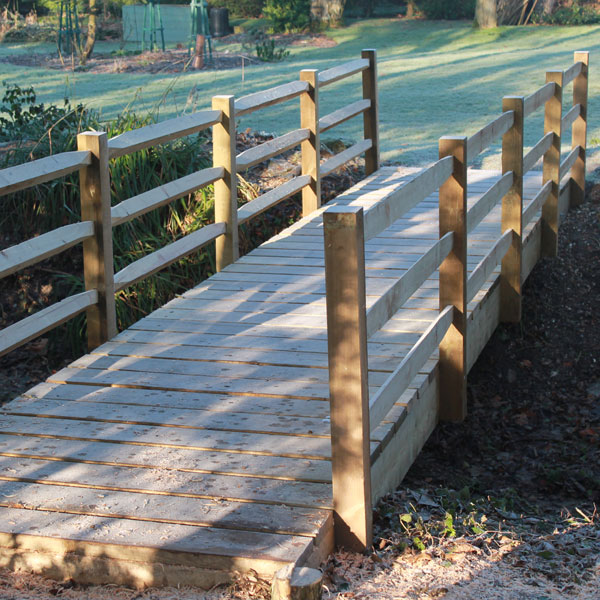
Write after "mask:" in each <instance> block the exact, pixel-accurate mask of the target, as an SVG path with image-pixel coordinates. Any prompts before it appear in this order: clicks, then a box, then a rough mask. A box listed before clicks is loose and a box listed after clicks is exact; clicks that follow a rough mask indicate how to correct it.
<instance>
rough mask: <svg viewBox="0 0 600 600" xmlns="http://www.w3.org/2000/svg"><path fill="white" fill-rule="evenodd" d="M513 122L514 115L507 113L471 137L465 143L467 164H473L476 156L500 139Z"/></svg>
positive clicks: (510, 112)
mask: <svg viewBox="0 0 600 600" xmlns="http://www.w3.org/2000/svg"><path fill="white" fill-rule="evenodd" d="M514 122H515V113H514V112H513V111H507V112H505V113H503V114H502V115H500V116H499V117H498V118H497V119H495V120H494V121H492V122H491V123H488V124H487V125H486V126H485V127H483V128H482V129H480V130H479V131H478V132H477V133H475V134H474V135H472V136H471V137H470V138H469V139H468V141H467V163H471V162H473V160H474V159H475V157H476V156H478V155H479V154H481V153H482V152H483V151H484V150H485V149H486V148H488V147H489V146H490V145H491V144H493V143H494V142H495V141H496V140H497V139H498V138H499V137H502V136H503V135H504V134H505V133H506V132H507V131H508V130H509V129H510V128H511V127H512V126H513V124H514Z"/></svg>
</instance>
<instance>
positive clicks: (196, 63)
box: [192, 34, 204, 71]
mask: <svg viewBox="0 0 600 600" xmlns="http://www.w3.org/2000/svg"><path fill="white" fill-rule="evenodd" d="M202 67H204V36H203V35H201V34H198V35H197V36H196V47H195V49H194V60H193V61H192V69H194V70H196V71H197V70H198V69H202Z"/></svg>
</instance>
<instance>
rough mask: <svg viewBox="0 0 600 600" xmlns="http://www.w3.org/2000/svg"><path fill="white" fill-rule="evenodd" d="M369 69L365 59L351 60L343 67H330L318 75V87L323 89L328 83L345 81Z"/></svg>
mask: <svg viewBox="0 0 600 600" xmlns="http://www.w3.org/2000/svg"><path fill="white" fill-rule="evenodd" d="M368 68H369V61H368V60H367V59H366V58H359V59H358V60H352V61H350V62H347V63H345V64H343V65H339V66H337V67H332V68H331V69H327V70H326V71H321V72H320V73H319V86H320V87H324V86H326V85H329V84H330V83H334V82H336V81H339V80H340V79H345V78H346V77H350V76H351V75H355V74H356V73H360V72H361V71H364V70H365V69H368Z"/></svg>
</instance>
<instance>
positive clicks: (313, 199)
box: [300, 69, 321, 217]
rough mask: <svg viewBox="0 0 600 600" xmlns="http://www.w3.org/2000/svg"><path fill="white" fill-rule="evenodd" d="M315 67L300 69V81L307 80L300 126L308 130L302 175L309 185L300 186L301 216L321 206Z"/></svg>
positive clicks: (302, 148)
mask: <svg viewBox="0 0 600 600" xmlns="http://www.w3.org/2000/svg"><path fill="white" fill-rule="evenodd" d="M318 73H319V72H318V71H317V69H304V70H302V71H300V79H301V81H306V82H308V85H309V88H308V91H307V92H305V93H304V94H302V95H301V96H300V127H302V128H305V129H308V130H309V131H310V137H309V138H308V139H307V140H304V141H303V142H302V145H301V147H300V148H301V151H302V175H310V177H311V182H310V185H307V186H306V187H304V188H302V216H304V217H305V216H306V215H309V214H310V213H311V212H313V211H315V210H317V208H319V207H320V206H321V168H320V163H321V136H320V133H319V77H318Z"/></svg>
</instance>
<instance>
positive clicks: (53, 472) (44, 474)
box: [0, 50, 588, 587]
mask: <svg viewBox="0 0 600 600" xmlns="http://www.w3.org/2000/svg"><path fill="white" fill-rule="evenodd" d="M355 75H360V77H361V78H362V82H361V85H362V90H363V98H362V99H361V100H359V101H356V102H353V103H351V104H349V105H347V106H343V107H340V108H339V109H337V110H335V111H334V112H332V113H330V114H326V115H321V114H320V112H319V95H320V94H326V93H327V86H328V85H329V84H332V83H333V82H335V81H337V80H340V79H342V78H346V77H351V76H355ZM587 78H588V53H587V52H577V53H575V61H574V63H573V64H572V65H571V66H569V67H568V68H567V69H566V70H564V71H550V72H548V73H546V83H545V84H544V85H542V86H541V87H540V88H539V89H537V90H535V91H533V93H532V94H531V95H529V96H527V97H521V96H518V97H517V96H507V97H505V98H504V99H503V101H502V112H501V113H500V115H499V116H498V117H497V118H496V119H495V120H493V121H492V122H491V123H489V124H488V125H487V126H485V127H484V128H483V129H481V130H480V131H478V132H476V133H473V134H472V135H470V137H444V138H442V139H441V140H440V143H439V160H437V162H435V163H434V164H432V165H431V166H430V167H429V168H425V169H415V168H402V167H381V166H380V164H379V152H378V119H377V91H376V90H377V72H376V55H375V51H373V50H365V51H363V53H362V57H361V58H359V59H357V60H353V61H351V62H349V63H346V64H343V65H340V66H337V67H334V68H331V69H328V70H326V71H321V72H318V71H316V70H310V69H307V70H303V71H301V73H300V77H299V80H298V81H293V82H291V83H286V84H283V85H281V86H278V87H275V88H272V89H269V90H265V91H263V92H259V93H254V94H251V95H249V96H245V97H242V98H237V99H236V98H234V97H233V96H216V97H215V98H213V101H212V110H206V111H201V112H198V113H195V114H192V115H187V116H183V117H179V118H175V119H172V120H169V121H164V122H162V123H158V124H154V125H150V126H147V127H144V128H141V129H137V130H133V131H129V132H126V133H123V134H121V135H119V136H117V137H114V138H112V139H107V136H106V134H104V133H101V132H89V133H83V134H81V135H80V136H79V137H78V150H77V151H74V152H67V153H63V154H57V155H54V156H50V157H47V158H43V159H40V160H37V161H34V162H31V163H29V164H26V165H22V166H17V167H13V168H10V169H6V170H4V171H0V194H2V195H5V194H10V193H12V192H15V191H17V190H20V189H23V188H25V187H27V186H32V185H36V184H39V183H41V182H46V181H51V180H53V179H56V178H59V177H61V176H63V175H65V174H67V173H70V172H74V171H77V170H79V171H80V189H81V207H82V220H81V222H80V223H76V224H73V225H67V226H64V227H61V228H59V229H57V230H55V231H52V232H50V233H46V234H44V235H40V236H39V237H37V238H34V239H32V240H29V241H27V242H25V243H23V244H20V245H18V246H14V247H12V248H8V249H7V250H5V251H4V252H2V253H0V275H2V276H5V275H8V274H10V273H13V272H15V271H17V270H18V269H22V268H24V267H26V266H28V265H31V264H34V263H36V262H38V261H40V260H42V259H44V258H46V257H48V256H52V255H54V254H56V253H58V252H61V251H62V250H64V249H65V248H69V247H71V246H73V245H75V244H78V243H79V242H83V252H84V270H85V284H86V291H84V292H82V293H80V294H77V295H75V296H72V297H69V298H67V299H65V300H63V301H61V302H59V303H57V304H55V305H53V306H51V307H49V308H47V309H45V310H42V311H41V312H38V313H36V314H34V315H32V316H30V317H28V318H26V319H24V320H23V321H21V322H19V323H17V324H15V325H12V326H10V327H8V328H6V329H5V330H4V331H3V332H2V333H1V336H0V352H1V353H6V352H9V351H10V350H11V349H13V348H16V347H17V346H19V345H21V344H23V343H25V342H27V341H29V340H31V339H33V338H35V337H36V336H38V335H40V334H42V333H43V332H45V331H48V330H49V329H50V328H52V327H53V326H55V325H56V324H58V323H61V322H64V321H65V320H67V319H69V318H71V317H72V316H74V315H76V314H78V313H80V312H82V311H86V312H87V329H88V345H89V354H87V355H86V356H84V357H83V358H80V359H79V360H76V361H75V362H73V363H72V364H71V365H70V366H69V367H67V368H65V369H63V370H61V371H58V372H57V373H55V374H54V375H52V376H51V377H50V378H49V379H48V380H47V381H46V382H45V383H42V384H40V385H38V386H36V387H34V388H33V389H31V390H29V391H28V392H27V393H26V394H24V395H23V396H22V397H19V398H17V399H15V400H14V401H12V402H11V403H9V404H7V405H5V406H4V407H3V408H2V414H1V415H0V516H1V518H0V565H2V566H6V567H9V568H12V569H25V570H30V571H34V572H39V573H43V574H46V575H49V576H52V577H56V578H61V579H62V578H69V577H71V578H73V579H75V580H76V581H81V582H122V583H125V584H129V585H133V586H142V585H166V584H179V583H180V584H193V585H200V586H204V587H207V586H211V585H213V584H216V583H219V582H222V581H225V580H228V579H230V578H231V577H232V574H233V573H234V572H236V571H238V572H243V571H248V570H250V569H253V570H255V571H256V572H257V573H258V574H260V575H261V576H264V577H270V576H272V575H273V573H274V572H275V571H276V570H278V569H279V568H281V567H282V566H285V565H289V564H290V563H291V564H295V565H303V564H304V565H311V564H312V565H314V564H319V562H320V561H322V560H323V559H324V558H326V557H327V555H328V554H329V553H330V552H331V551H332V549H333V548H334V546H335V545H343V546H346V547H349V548H353V549H357V550H361V549H364V548H366V547H368V546H369V545H370V544H371V539H372V507H373V504H374V503H375V502H377V500H378V498H380V497H381V496H382V495H383V494H385V493H386V492H388V491H390V490H392V489H394V488H395V487H396V486H397V485H398V484H399V483H400V482H401V480H402V478H403V476H404V474H405V473H406V471H407V470H408V468H409V467H410V465H411V464H412V462H413V461H414V459H415V457H416V456H417V454H418V452H419V451H420V449H421V448H422V446H423V444H424V443H425V441H426V440H427V438H428V436H429V435H430V433H431V431H432V430H433V428H434V426H435V424H436V422H437V421H438V420H439V419H444V420H451V421H458V420H461V419H463V418H464V416H465V411H466V378H467V373H468V371H469V369H470V368H471V366H472V365H473V363H474V362H475V360H476V358H477V356H478V355H479V353H480V352H481V350H482V348H483V347H484V346H485V344H486V343H487V340H488V339H489V337H490V336H491V334H492V332H493V331H494V329H495V328H496V326H497V325H498V323H499V322H517V321H519V319H520V313H521V286H522V284H523V282H524V281H525V279H526V278H527V276H528V274H529V273H530V271H531V270H532V268H533V267H534V265H535V264H536V262H537V261H538V259H539V258H540V257H543V256H553V255H555V253H556V251H557V238H558V234H559V222H560V215H561V214H562V213H564V212H565V211H566V210H567V209H568V207H569V205H577V204H579V203H581V202H582V201H583V195H584V185H585V147H586V107H587ZM570 84H572V90H573V101H572V102H571V101H570V99H569V101H568V102H567V101H565V104H566V105H567V108H565V110H564V111H563V95H564V96H565V98H566V91H565V90H567V89H568V88H567V86H569V85H570ZM295 98H299V102H300V121H301V126H300V128H299V129H297V130H295V131H292V132H290V133H287V134H285V135H282V136H281V137H278V138H276V139H273V140H271V141H268V142H265V143H263V144H261V145H260V146H257V147H254V148H251V149H249V150H245V151H244V152H242V153H240V154H237V155H236V150H235V143H234V141H235V131H236V119H237V118H238V117H240V116H241V115H244V114H247V113H250V112H252V111H257V110H260V109H262V108H264V107H266V106H269V105H272V104H275V103H279V102H284V101H291V100H292V99H295ZM536 110H543V111H545V118H544V132H543V135H542V132H540V135H541V138H540V140H539V142H538V143H537V144H535V145H534V147H533V148H532V149H531V150H529V151H528V152H527V153H524V150H523V130H524V124H525V121H526V118H527V117H528V116H529V115H530V114H531V113H533V112H534V111H536ZM360 115H362V118H363V119H364V139H363V140H362V141H359V142H357V143H356V144H355V145H354V146H352V147H350V148H348V149H347V150H344V151H343V152H341V153H339V154H338V155H335V156H334V157H333V158H330V159H328V160H325V161H323V162H322V161H321V160H320V143H319V136H320V134H321V133H323V132H324V131H327V130H329V129H331V128H333V127H335V126H336V125H338V124H340V123H342V122H344V121H345V120H347V119H350V118H353V117H358V116H360ZM207 128H212V135H213V166H212V167H210V168H207V169H203V170H201V171H198V172H196V173H192V174H190V175H187V176H185V177H183V178H181V179H178V180H177V181H165V182H164V185H162V186H161V187H160V188H156V189H153V190H149V191H147V192H144V193H142V194H140V195H139V196H136V197H133V198H128V199H122V201H121V202H120V203H119V204H117V205H115V206H112V207H111V206H110V192H109V183H110V182H109V161H110V160H112V159H113V158H115V157H118V156H122V155H125V154H127V153H133V152H137V151H139V150H140V149H143V148H148V147H151V146H153V145H158V144H161V143H164V142H167V141H169V140H173V139H176V138H178V137H182V136H187V135H190V134H193V133H195V132H198V131H201V130H203V129H207ZM448 129H449V131H450V132H451V130H452V125H451V124H449V125H448ZM499 139H501V140H502V170H501V172H494V171H484V170H476V169H470V168H469V167H468V165H469V164H470V163H472V161H473V160H474V159H475V157H476V156H477V155H478V154H479V153H480V152H481V151H482V150H484V149H485V148H486V147H488V146H489V144H491V143H492V142H493V141H494V140H499ZM296 146H300V147H301V155H302V164H301V173H300V174H298V175H297V176H296V177H294V178H292V179H291V180H289V181H287V182H286V183H284V184H283V185H281V186H280V187H277V188H275V189H273V190H271V191H269V192H267V193H265V194H263V195H262V196H260V197H259V198H257V199H255V200H253V201H251V202H249V203H247V204H245V205H244V206H242V207H241V208H238V206H237V193H236V173H237V172H238V171H242V170H244V169H247V168H249V167H251V166H252V165H255V164H258V163H260V162H262V161H265V160H267V159H269V158H271V157H274V156H276V155H278V154H280V153H282V152H284V151H286V150H288V149H290V148H294V147H296ZM563 150H564V151H563ZM361 154H364V156H365V166H366V177H365V178H364V180H362V181H360V182H359V183H358V184H357V185H355V186H354V187H352V188H351V189H349V190H347V191H345V192H344V193H342V194H341V195H339V196H338V197H337V198H336V199H335V200H333V201H331V202H330V203H328V204H327V206H323V207H321V206H320V204H321V202H320V184H321V179H322V178H323V177H326V176H327V175H328V174H329V173H331V172H333V171H334V170H335V169H336V168H338V167H339V166H341V165H343V164H344V163H345V162H347V161H348V160H350V159H352V158H354V157H356V156H359V155H361ZM540 160H541V161H543V170H542V171H539V170H533V167H534V166H535V165H536V164H537V163H538V161H540ZM210 184H213V185H214V196H215V222H214V223H213V224H210V225H208V226H206V227H204V228H202V229H200V230H197V231H195V232H193V233H191V234H189V235H187V236H186V237H183V238H181V239H180V240H177V241H175V242H174V243H172V244H170V245H169V246H166V247H164V248H161V249H158V250H157V251H156V252H155V253H153V254H149V255H147V256H145V257H144V258H142V259H140V260H138V261H137V262H135V263H133V264H131V265H129V266H127V267H126V268H124V269H123V270H121V271H119V272H117V273H114V270H113V253H112V235H111V232H112V229H113V228H114V227H119V226H120V225H121V224H123V223H126V222H128V221H129V220H131V219H135V218H136V217H137V216H139V215H141V214H144V213H146V212H148V211H151V210H153V209H155V208H157V207H159V206H164V205H165V204H167V203H168V202H171V201H173V200H175V199H177V198H180V197H182V196H184V195H187V194H189V193H191V192H193V191H194V190H198V189H200V188H201V187H203V186H207V185H210ZM297 193H301V195H302V204H303V214H304V216H303V218H302V219H301V220H300V221H299V222H297V223H296V224H294V225H293V226H291V227H289V228H288V229H286V230H284V231H283V232H282V233H280V234H279V235H277V236H275V237H273V238H272V239H270V240H268V241H267V242H265V243H264V244H262V245H261V246H260V247H258V248H257V249H256V250H254V251H252V252H250V253H249V254H247V255H245V256H243V257H241V258H240V257H239V256H238V225H240V224H242V223H244V222H246V221H248V220H249V219H252V218H253V217H254V216H255V215H257V214H259V213H261V212H263V211H265V210H267V209H268V208H269V207H272V206H274V205H275V204H276V203H278V202H280V201H281V200H283V199H285V198H288V197H290V196H292V195H294V194H297ZM212 242H214V243H215V244H216V260H217V271H218V272H217V273H216V274H215V275H214V276H212V277H210V278H209V279H207V280H206V281H204V282H202V283H201V284H200V285H198V286H197V287H195V288H194V289H191V290H189V291H188V292H186V293H184V294H183V295H182V296H181V297H178V298H176V299H174V300H173V301H171V302H169V303H168V304H166V305H165V306H163V307H162V308H160V309H158V310H156V311H155V312H153V313H152V314H150V315H148V316H147V317H145V318H143V319H142V320H140V321H139V322H137V323H135V324H134V325H133V326H132V327H130V328H129V329H127V330H126V331H122V332H121V333H118V332H117V329H116V318H115V308H114V293H115V291H116V290H121V289H124V288H125V287H126V286H129V285H132V284H133V283H134V282H136V281H139V280H140V279H142V278H144V277H147V276H149V275H151V274H153V273H156V272H157V271H159V270H160V269H161V268H163V267H164V266H165V265H167V264H170V263H171V262H173V261H176V260H178V259H179V258H180V257H182V256H185V255H187V254H189V253H192V252H194V251H196V250H197V249H198V248H200V247H202V246H204V245H206V244H209V243H212Z"/></svg>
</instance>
